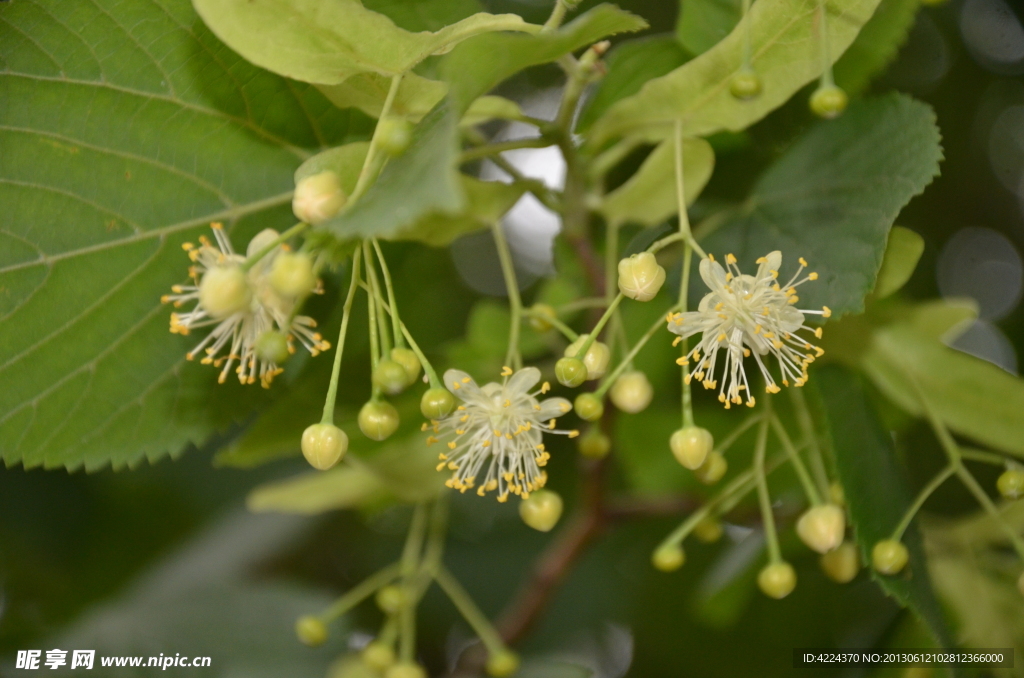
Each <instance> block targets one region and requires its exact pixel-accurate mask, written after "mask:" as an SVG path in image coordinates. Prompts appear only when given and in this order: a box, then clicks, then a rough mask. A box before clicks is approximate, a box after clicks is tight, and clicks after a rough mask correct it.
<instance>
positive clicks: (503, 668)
mask: <svg viewBox="0 0 1024 678" xmlns="http://www.w3.org/2000/svg"><path fill="white" fill-rule="evenodd" d="M518 669H519V655H517V654H516V653H515V652H512V651H511V650H502V651H500V652H496V653H494V654H492V655H491V656H490V657H488V658H487V673H488V674H489V675H491V676H494V678H506V676H511V675H512V674H513V673H515V672H516V671H517V670H518Z"/></svg>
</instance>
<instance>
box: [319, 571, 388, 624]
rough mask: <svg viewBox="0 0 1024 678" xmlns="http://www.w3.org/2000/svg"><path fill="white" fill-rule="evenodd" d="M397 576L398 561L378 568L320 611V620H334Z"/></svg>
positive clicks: (325, 621)
mask: <svg viewBox="0 0 1024 678" xmlns="http://www.w3.org/2000/svg"><path fill="white" fill-rule="evenodd" d="M397 576H398V563H392V564H391V565H388V566H387V567H385V568H383V569H380V570H378V571H377V572H376V573H374V574H371V575H370V576H369V577H367V578H366V579H364V580H363V581H362V582H360V583H359V584H356V585H355V586H354V587H352V588H351V589H349V590H348V591H347V592H346V593H345V595H343V596H341V597H340V598H338V599H337V600H336V601H334V603H332V604H331V606H330V607H328V608H327V609H326V610H324V611H323V612H321V613H320V621H322V622H324V623H329V622H332V621H334V620H335V619H337V618H338V617H340V616H341V615H343V614H345V613H346V612H348V611H349V610H351V609H352V608H353V607H355V606H356V605H358V604H359V603H361V602H363V601H364V600H366V599H367V598H369V597H370V596H372V595H373V594H374V593H376V591H377V589H379V588H381V587H383V586H387V585H388V584H390V583H391V582H392V581H394V579H395V577H397Z"/></svg>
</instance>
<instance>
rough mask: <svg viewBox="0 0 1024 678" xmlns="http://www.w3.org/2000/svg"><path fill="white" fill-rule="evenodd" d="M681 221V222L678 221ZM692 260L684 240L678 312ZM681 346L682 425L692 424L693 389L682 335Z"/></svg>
mask: <svg viewBox="0 0 1024 678" xmlns="http://www.w3.org/2000/svg"><path fill="white" fill-rule="evenodd" d="M680 223H681V222H680ZM692 260H693V252H692V251H691V248H690V241H689V240H686V241H685V242H684V245H683V269H682V271H681V272H680V278H679V304H678V308H679V312H680V313H685V312H686V307H687V303H688V301H689V296H690V262H691V261H692ZM679 343H680V344H681V346H682V349H681V351H682V354H681V356H680V358H679V363H680V365H681V379H682V389H683V390H682V393H683V397H682V407H683V426H684V427H689V426H693V422H694V419H693V391H692V390H691V387H690V383H691V381H692V379H691V378H690V360H689V358H688V357H687V356H689V355H690V340H689V339H687V338H685V337H682V338H681V339H680V342H679Z"/></svg>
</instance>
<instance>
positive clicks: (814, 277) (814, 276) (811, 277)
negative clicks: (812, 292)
mask: <svg viewBox="0 0 1024 678" xmlns="http://www.w3.org/2000/svg"><path fill="white" fill-rule="evenodd" d="M807 279H808V280H817V279H818V274H817V273H815V272H814V271H811V272H810V273H808V274H807Z"/></svg>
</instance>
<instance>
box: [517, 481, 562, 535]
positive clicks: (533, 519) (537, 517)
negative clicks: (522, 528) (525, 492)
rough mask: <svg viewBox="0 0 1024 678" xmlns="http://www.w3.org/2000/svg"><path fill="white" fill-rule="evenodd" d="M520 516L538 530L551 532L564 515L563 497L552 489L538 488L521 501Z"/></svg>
mask: <svg viewBox="0 0 1024 678" xmlns="http://www.w3.org/2000/svg"><path fill="white" fill-rule="evenodd" d="M519 517H520V518H522V519H523V522H524V523H526V524H527V525H529V526H530V527H532V528H533V529H535V530H537V531H538V532H549V531H550V530H551V528H553V527H554V526H555V524H556V523H557V522H558V519H559V518H561V517H562V498H561V497H560V496H559V495H558V493H557V492H552V491H551V490H537V491H536V492H532V493H530V495H529V496H528V497H526V498H525V499H523V500H522V501H521V502H519Z"/></svg>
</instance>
